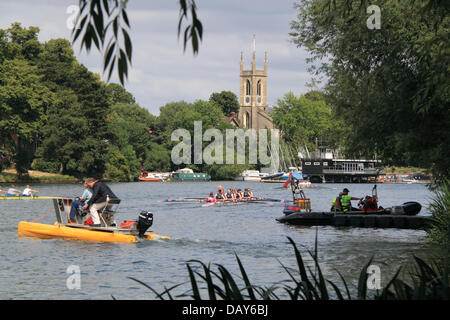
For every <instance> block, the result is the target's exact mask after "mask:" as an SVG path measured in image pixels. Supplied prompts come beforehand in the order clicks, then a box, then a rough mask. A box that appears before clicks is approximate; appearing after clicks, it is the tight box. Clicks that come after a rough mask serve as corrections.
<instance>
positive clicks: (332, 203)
mask: <svg viewBox="0 0 450 320" xmlns="http://www.w3.org/2000/svg"><path fill="white" fill-rule="evenodd" d="M336 202H337V203H339V207H337V206H336ZM337 210H342V203H341V198H340V197H336V198H334V199H333V201H332V202H331V211H337Z"/></svg>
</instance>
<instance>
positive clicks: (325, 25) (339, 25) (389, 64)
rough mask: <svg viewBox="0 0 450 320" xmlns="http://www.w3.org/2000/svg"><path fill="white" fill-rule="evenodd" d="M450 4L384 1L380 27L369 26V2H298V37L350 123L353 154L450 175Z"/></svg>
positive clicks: (295, 29) (295, 30)
mask: <svg viewBox="0 0 450 320" xmlns="http://www.w3.org/2000/svg"><path fill="white" fill-rule="evenodd" d="M443 3H444V2H442V3H441V4H438V3H437V2H435V1H396V0H395V1H394V0H384V1H378V2H377V4H378V5H379V7H380V8H382V16H381V21H382V24H381V28H380V29H379V30H377V29H372V30H371V29H369V28H368V27H367V25H366V20H367V19H368V17H369V15H368V14H367V13H366V10H365V9H366V5H367V2H365V1H361V2H358V3H356V2H352V1H350V0H347V1H344V2H334V1H330V0H314V1H300V2H299V3H298V4H297V5H296V8H297V10H298V16H297V19H296V20H295V21H293V22H292V23H291V28H292V33H291V36H292V39H293V41H294V43H296V44H297V45H298V46H303V47H305V48H306V49H307V50H308V51H309V52H310V54H311V56H312V58H311V60H310V61H311V62H313V64H312V66H313V68H312V70H313V71H315V72H316V73H318V74H322V75H325V76H326V77H327V81H328V82H327V85H326V87H325V91H326V93H327V96H328V97H329V99H330V102H331V104H332V105H333V106H334V107H336V111H337V114H338V115H339V116H341V117H342V118H343V119H344V120H345V123H346V125H347V126H348V127H350V130H349V131H348V132H347V133H348V134H347V136H346V139H347V143H346V148H347V150H348V152H349V154H353V155H356V156H358V155H359V156H360V155H365V156H372V155H373V154H374V153H376V154H377V156H379V157H381V158H382V159H384V160H385V161H387V162H390V163H398V162H406V163H407V164H409V165H414V166H421V167H427V168H430V169H432V170H433V171H434V173H435V176H437V177H438V176H449V174H450V168H449V166H448V160H447V159H448V158H449V157H450V150H449V148H448V145H449V144H450V141H449V139H450V138H449V137H450V131H449V130H450V113H449V108H448V106H449V105H450V103H449V102H450V101H449V99H450V95H449V82H448V77H447V76H446V75H447V73H448V70H449V69H448V68H449V65H450V64H449V59H450V55H449V52H450V45H449V42H448V34H449V31H450V30H449V19H450V18H449V15H448V10H449V8H448V5H443ZM347 4H351V5H347ZM314 67H316V68H314Z"/></svg>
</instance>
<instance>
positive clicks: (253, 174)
mask: <svg viewBox="0 0 450 320" xmlns="http://www.w3.org/2000/svg"><path fill="white" fill-rule="evenodd" d="M234 180H235V181H256V182H259V181H261V175H260V173H259V171H258V170H245V171H243V172H242V173H241V174H240V175H239V176H237V177H236V178H234Z"/></svg>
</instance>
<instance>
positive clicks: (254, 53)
mask: <svg viewBox="0 0 450 320" xmlns="http://www.w3.org/2000/svg"><path fill="white" fill-rule="evenodd" d="M252 70H253V71H255V70H256V36H255V35H253V58H252Z"/></svg>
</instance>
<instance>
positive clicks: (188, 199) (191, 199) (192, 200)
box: [164, 198, 206, 202]
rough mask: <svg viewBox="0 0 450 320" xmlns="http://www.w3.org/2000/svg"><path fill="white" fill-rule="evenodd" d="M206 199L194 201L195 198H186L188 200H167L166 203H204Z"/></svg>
mask: <svg viewBox="0 0 450 320" xmlns="http://www.w3.org/2000/svg"><path fill="white" fill-rule="evenodd" d="M204 201H206V200H205V199H203V198H202V199H200V198H199V199H193V198H186V199H165V200H164V202H204Z"/></svg>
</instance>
